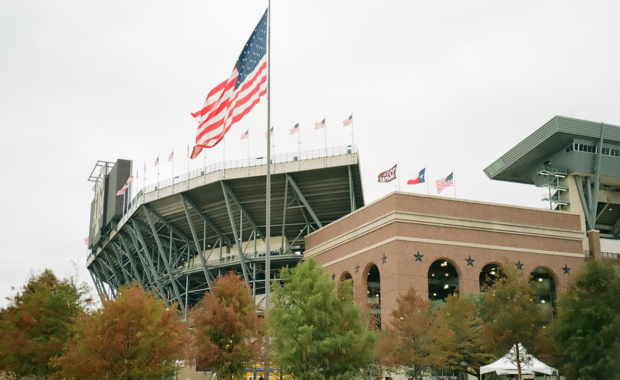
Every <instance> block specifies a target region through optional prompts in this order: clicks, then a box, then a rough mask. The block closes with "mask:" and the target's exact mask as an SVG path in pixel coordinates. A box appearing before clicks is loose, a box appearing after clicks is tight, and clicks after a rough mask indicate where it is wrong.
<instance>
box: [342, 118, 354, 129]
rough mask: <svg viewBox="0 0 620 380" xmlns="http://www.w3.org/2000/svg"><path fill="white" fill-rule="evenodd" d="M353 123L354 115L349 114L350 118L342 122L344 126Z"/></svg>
mask: <svg viewBox="0 0 620 380" xmlns="http://www.w3.org/2000/svg"><path fill="white" fill-rule="evenodd" d="M351 124H353V115H351V116H349V118H348V119H346V120H345V121H343V122H342V126H343V127H348V126H349V125H351Z"/></svg>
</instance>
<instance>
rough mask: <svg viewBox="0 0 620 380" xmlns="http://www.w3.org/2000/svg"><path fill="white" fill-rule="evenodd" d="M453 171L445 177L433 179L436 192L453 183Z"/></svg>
mask: <svg viewBox="0 0 620 380" xmlns="http://www.w3.org/2000/svg"><path fill="white" fill-rule="evenodd" d="M453 179H454V172H452V173H450V175H449V176H447V177H446V178H442V179H438V180H437V181H435V186H436V187H437V194H439V193H441V191H442V190H443V189H445V188H446V187H450V186H453V185H454V181H453Z"/></svg>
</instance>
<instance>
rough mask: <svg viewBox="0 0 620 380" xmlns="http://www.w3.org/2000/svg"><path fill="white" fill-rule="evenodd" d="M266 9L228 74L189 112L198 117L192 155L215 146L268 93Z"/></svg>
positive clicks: (193, 156)
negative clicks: (199, 104)
mask: <svg viewBox="0 0 620 380" xmlns="http://www.w3.org/2000/svg"><path fill="white" fill-rule="evenodd" d="M267 12H268V10H267V11H265V13H264V14H263V17H262V18H261V20H260V21H259V22H258V25H257V26H256V28H255V29H254V32H252V35H251V36H250V39H249V40H248V42H247V43H246V44H245V46H244V48H243V51H242V52H241V55H240V56H239V59H238V60H237V63H236V64H235V67H234V68H233V71H232V73H231V74H230V78H228V79H227V80H225V81H223V82H222V83H220V84H219V85H217V86H216V87H215V88H214V89H212V90H211V92H209V94H208V95H207V99H206V100H205V103H204V105H203V107H202V109H201V110H200V111H198V112H195V113H192V116H193V117H194V118H195V119H196V121H198V132H197V135H196V145H195V146H194V150H193V151H192V156H191V158H192V159H193V158H196V157H197V156H198V155H199V154H200V152H201V151H202V149H203V148H213V147H214V146H216V145H217V144H218V143H219V142H220V141H221V140H222V138H223V137H224V135H225V134H226V132H228V130H229V129H230V127H231V126H232V125H233V124H234V123H236V122H238V121H240V120H241V119H242V118H243V117H244V116H245V115H246V114H248V113H249V112H250V111H251V110H252V108H253V107H254V106H255V105H256V104H258V102H259V101H260V98H261V96H263V95H265V94H266V93H267Z"/></svg>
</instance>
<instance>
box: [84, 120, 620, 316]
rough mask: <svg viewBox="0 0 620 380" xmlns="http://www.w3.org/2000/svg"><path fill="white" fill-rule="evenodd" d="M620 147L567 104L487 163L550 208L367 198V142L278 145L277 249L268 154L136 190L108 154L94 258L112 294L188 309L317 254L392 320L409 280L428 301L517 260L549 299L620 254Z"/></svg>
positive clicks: (261, 285) (98, 181)
mask: <svg viewBox="0 0 620 380" xmlns="http://www.w3.org/2000/svg"><path fill="white" fill-rule="evenodd" d="M619 152H620V127H618V126H614V125H609V124H604V123H596V122H590V121H584V120H578V119H572V118H566V117H560V116H556V117H554V118H552V119H551V120H550V121H549V122H548V123H546V124H544V125H543V126H541V127H540V128H539V129H538V130H536V131H535V132H534V133H532V134H531V135H530V136H529V137H527V138H526V139H524V140H523V141H521V142H519V143H518V144H516V145H515V146H514V147H513V148H512V149H510V150H509V151H508V152H506V153H505V154H504V155H502V156H501V157H500V158H498V159H497V160H495V161H494V162H493V163H492V164H491V165H489V166H488V167H487V168H485V169H484V172H485V173H486V174H487V176H488V177H489V179H491V180H500V181H508V182H514V183H524V184H530V185H533V186H538V187H542V188H544V189H545V194H544V195H543V197H542V199H543V200H545V201H547V202H549V205H550V209H549V210H544V209H537V208H526V207H519V206H513V205H501V204H492V203H485V202H476V201H469V200H462V199H449V198H445V197H437V196H426V195H413V194H408V193H401V192H394V193H392V194H389V195H387V196H386V197H383V198H381V199H379V200H377V201H375V202H373V203H371V204H368V205H367V204H366V203H365V201H364V192H363V188H362V185H361V183H362V182H361V174H360V173H361V170H360V153H359V152H358V151H357V148H356V147H355V146H347V147H341V148H333V149H325V150H319V151H311V152H301V153H299V154H297V153H296V154H289V155H282V156H278V157H275V158H274V160H273V162H272V163H271V172H272V173H273V174H272V175H271V181H272V197H271V201H272V203H271V216H272V217H271V238H270V246H271V249H270V251H271V252H269V253H267V252H265V239H266V237H265V227H266V226H265V220H266V218H265V212H266V203H265V194H266V186H265V183H266V178H265V176H266V173H267V163H266V162H263V160H262V159H260V158H257V159H252V160H240V161H238V162H233V163H230V162H227V163H220V164H216V165H212V166H210V167H205V168H204V169H202V170H197V171H194V172H190V173H185V174H184V175H181V176H179V177H178V178H175V179H174V180H172V179H169V180H167V181H162V182H159V183H157V184H155V185H153V186H150V187H147V188H145V189H143V190H142V191H140V192H139V193H138V195H137V196H136V197H134V199H132V200H131V201H128V202H124V201H123V200H122V199H121V198H123V197H120V196H117V195H116V193H117V191H118V190H119V189H121V188H122V186H123V184H125V180H126V179H127V178H128V177H129V176H130V173H131V172H132V169H133V168H132V162H131V161H128V160H117V161H116V162H114V163H112V162H104V161H100V162H98V163H97V164H96V166H95V168H94V169H93V172H92V173H91V176H90V178H89V180H90V181H93V182H94V187H93V189H94V193H95V197H94V200H93V203H92V206H91V226H90V241H89V249H90V254H89V258H88V262H87V267H88V270H89V272H90V274H91V275H92V277H93V281H94V283H95V286H96V288H97V291H98V293H99V295H100V297H102V298H103V299H109V298H113V297H114V296H115V294H116V290H117V289H118V288H119V287H121V286H123V285H124V284H128V283H132V282H134V281H136V282H138V283H139V284H140V285H141V286H143V287H144V288H145V289H148V290H149V291H151V292H153V293H155V294H158V295H159V296H160V297H161V298H162V299H164V300H165V301H166V302H167V303H168V304H169V305H172V304H173V303H178V305H179V307H180V308H181V309H184V310H185V309H186V308H187V307H188V306H191V305H193V304H195V303H196V302H197V301H198V299H199V298H200V297H201V296H202V295H203V294H204V292H206V291H208V290H209V288H210V283H211V281H213V279H214V278H215V277H216V276H217V275H219V274H222V273H226V272H228V271H231V270H234V271H236V272H238V273H242V274H243V276H244V278H245V280H246V281H247V283H248V284H249V285H250V287H251V289H252V292H253V295H254V297H255V300H256V303H257V305H261V303H262V301H263V299H264V292H265V286H266V281H268V280H269V279H270V280H272V281H273V280H275V279H277V278H278V273H279V269H280V268H282V267H283V266H286V265H288V266H292V265H295V264H296V263H298V262H299V261H300V260H303V259H304V258H309V257H314V258H316V260H317V261H318V262H319V263H320V264H321V265H323V266H324V267H325V268H326V269H327V271H328V272H329V273H330V274H331V277H332V279H333V280H334V281H341V280H345V279H351V280H352V281H353V285H354V299H355V300H356V301H357V302H359V303H360V304H364V305H368V306H369V310H370V312H371V313H373V314H375V315H377V317H379V318H380V317H381V315H389V313H390V312H391V310H392V309H393V308H394V306H395V300H396V298H397V297H398V296H399V295H400V294H402V293H403V292H404V291H406V290H407V289H408V288H409V287H411V286H413V287H415V288H416V291H417V292H418V294H423V295H425V296H427V297H428V298H430V299H443V298H445V297H446V296H447V295H448V294H450V293H452V292H454V291H455V290H457V289H458V290H459V291H465V292H472V293H474V294H476V293H479V291H480V287H481V284H482V282H483V281H484V279H485V278H486V277H487V276H493V275H494V274H495V272H496V270H497V266H498V265H499V264H501V263H502V262H503V260H508V261H509V262H511V263H514V265H516V266H517V268H518V269H521V270H523V271H526V272H527V273H528V274H530V275H531V276H532V279H533V280H534V281H535V282H536V287H537V291H538V295H539V297H540V300H539V302H541V303H546V304H547V305H549V307H551V306H552V305H553V303H554V302H555V299H556V298H557V297H558V295H559V294H560V293H561V292H562V290H563V289H565V288H566V286H567V284H568V282H569V281H570V279H571V278H572V277H573V276H574V275H575V273H577V272H578V270H579V268H580V267H581V266H582V265H583V263H584V262H585V261H587V260H606V261H612V262H614V263H618V261H619V260H618V257H619V255H620V153H619ZM129 186H131V184H130V185H129ZM267 256H268V257H269V258H270V262H271V271H270V273H269V274H268V275H267V274H266V273H265V259H266V257H267Z"/></svg>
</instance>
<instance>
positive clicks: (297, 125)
mask: <svg viewBox="0 0 620 380" xmlns="http://www.w3.org/2000/svg"><path fill="white" fill-rule="evenodd" d="M297 132H299V123H297V124H295V126H294V127H293V128H291V135H294V134H295V133H297Z"/></svg>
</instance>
